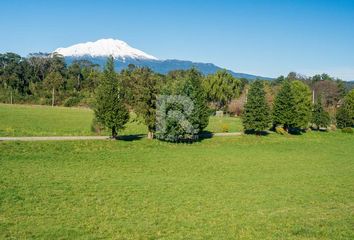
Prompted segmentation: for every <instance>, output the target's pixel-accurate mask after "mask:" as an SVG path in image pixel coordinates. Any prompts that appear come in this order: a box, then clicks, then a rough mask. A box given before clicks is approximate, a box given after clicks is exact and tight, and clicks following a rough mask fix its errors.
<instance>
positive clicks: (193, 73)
mask: <svg viewBox="0 0 354 240" xmlns="http://www.w3.org/2000/svg"><path fill="white" fill-rule="evenodd" d="M168 77H169V78H171V79H169V80H170V81H168V84H167V86H166V87H165V88H164V90H163V91H162V93H163V95H161V96H160V97H159V98H158V100H157V111H156V116H157V121H156V122H157V123H156V124H157V125H156V137H157V138H158V139H161V140H165V141H171V142H179V141H193V140H196V139H197V138H198V136H199V133H200V132H201V131H202V130H203V129H204V128H205V127H206V126H207V125H208V122H209V110H208V106H207V101H206V97H205V92H204V89H203V87H202V85H201V84H202V79H203V76H202V74H201V73H200V72H198V71H197V70H196V69H190V70H186V71H183V70H181V71H174V72H173V73H170V75H169V76H168Z"/></svg>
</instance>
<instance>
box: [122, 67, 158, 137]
mask: <svg viewBox="0 0 354 240" xmlns="http://www.w3.org/2000/svg"><path fill="white" fill-rule="evenodd" d="M122 75H123V76H124V85H125V86H127V87H126V88H125V89H127V91H126V96H127V98H128V101H129V103H130V105H131V106H132V107H133V109H134V112H135V113H136V114H137V115H138V116H139V117H141V118H143V120H144V123H145V124H146V126H147V127H148V131H149V134H148V137H149V138H150V139H151V138H153V135H154V132H155V130H156V101H157V97H158V94H159V89H160V86H159V84H160V80H161V78H160V77H159V76H158V75H157V74H156V73H154V72H153V71H151V70H150V69H149V68H135V67H133V66H130V67H129V69H128V70H126V71H123V72H122Z"/></svg>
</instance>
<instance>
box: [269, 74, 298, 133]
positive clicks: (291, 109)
mask: <svg viewBox="0 0 354 240" xmlns="http://www.w3.org/2000/svg"><path fill="white" fill-rule="evenodd" d="M273 124H274V125H275V126H277V125H283V127H284V129H285V130H289V128H293V127H297V124H296V101H295V95H294V92H293V89H292V87H291V84H290V82H289V81H288V80H286V81H284V82H283V84H282V87H281V89H280V91H279V92H278V94H277V96H276V97H275V101H274V106H273Z"/></svg>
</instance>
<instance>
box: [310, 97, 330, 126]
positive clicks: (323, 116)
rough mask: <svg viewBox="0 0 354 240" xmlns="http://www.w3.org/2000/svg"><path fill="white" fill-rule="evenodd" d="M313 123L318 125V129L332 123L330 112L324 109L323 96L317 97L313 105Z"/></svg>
mask: <svg viewBox="0 0 354 240" xmlns="http://www.w3.org/2000/svg"><path fill="white" fill-rule="evenodd" d="M312 123H313V124H315V125H316V127H317V129H318V130H319V129H320V128H321V127H324V128H325V127H327V126H328V125H329V123H330V118H329V114H328V112H326V111H325V110H324V109H323V106H322V96H319V97H318V98H317V101H316V103H315V105H314V107H313V112H312Z"/></svg>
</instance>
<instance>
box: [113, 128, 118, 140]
mask: <svg viewBox="0 0 354 240" xmlns="http://www.w3.org/2000/svg"><path fill="white" fill-rule="evenodd" d="M112 138H113V139H117V131H116V128H115V127H112Z"/></svg>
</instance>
